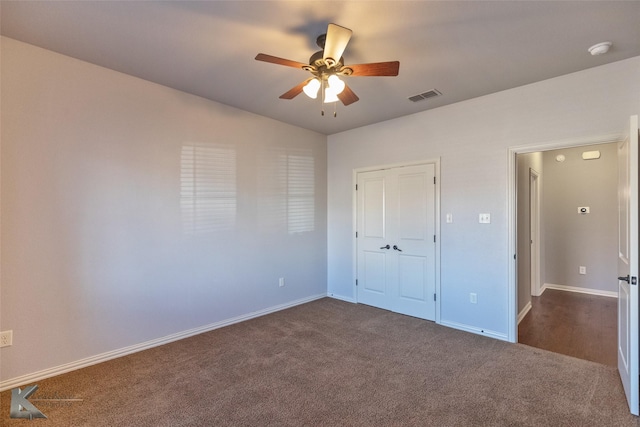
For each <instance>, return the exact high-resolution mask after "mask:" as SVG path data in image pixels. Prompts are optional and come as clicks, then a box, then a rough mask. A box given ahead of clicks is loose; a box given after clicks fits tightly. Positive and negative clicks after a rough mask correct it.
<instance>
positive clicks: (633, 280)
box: [631, 276, 638, 285]
mask: <svg viewBox="0 0 640 427" xmlns="http://www.w3.org/2000/svg"><path fill="white" fill-rule="evenodd" d="M631 284H632V285H637V284H638V278H637V277H636V276H631Z"/></svg>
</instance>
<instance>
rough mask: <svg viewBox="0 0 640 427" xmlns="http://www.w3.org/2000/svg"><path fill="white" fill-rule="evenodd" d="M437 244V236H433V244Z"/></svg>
mask: <svg viewBox="0 0 640 427" xmlns="http://www.w3.org/2000/svg"><path fill="white" fill-rule="evenodd" d="M435 242H436V235H435V234H434V235H433V243H435Z"/></svg>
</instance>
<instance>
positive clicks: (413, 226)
mask: <svg viewBox="0 0 640 427" xmlns="http://www.w3.org/2000/svg"><path fill="white" fill-rule="evenodd" d="M435 187H436V185H435V165H434V164H424V165H413V166H403V167H394V168H389V169H383V170H375V171H367V172H360V173H358V174H357V188H358V190H357V192H356V198H357V203H356V210H357V214H356V229H357V233H358V237H357V239H356V245H357V249H356V257H357V260H356V263H357V281H358V286H357V301H358V302H359V303H364V304H368V305H372V306H375V307H380V308H383V309H387V310H391V311H395V312H398V313H402V314H407V315H410V316H415V317H419V318H423V319H428V320H435V314H436V302H435V293H436V292H435V289H436V242H435V236H436V224H435V221H436V209H435V207H436V203H435V198H436V194H435Z"/></svg>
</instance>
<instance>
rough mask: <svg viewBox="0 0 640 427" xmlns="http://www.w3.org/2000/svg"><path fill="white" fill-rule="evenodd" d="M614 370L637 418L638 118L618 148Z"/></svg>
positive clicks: (632, 120) (633, 117) (632, 118)
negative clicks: (618, 374)
mask: <svg viewBox="0 0 640 427" xmlns="http://www.w3.org/2000/svg"><path fill="white" fill-rule="evenodd" d="M618 224H619V236H618V238H619V245H618V248H619V249H618V252H619V255H618V276H619V277H618V371H619V372H620V378H621V379H622V384H623V387H624V392H625V394H626V396H627V401H628V403H629V408H630V410H631V413H632V414H634V415H638V412H639V409H640V408H639V405H638V388H639V387H638V382H639V381H638V380H639V376H638V375H639V372H638V365H639V360H638V357H639V355H638V285H637V280H638V279H637V278H638V244H639V242H638V116H632V117H631V123H630V132H629V136H628V137H627V138H626V139H625V140H624V141H623V142H622V143H620V145H619V146H618Z"/></svg>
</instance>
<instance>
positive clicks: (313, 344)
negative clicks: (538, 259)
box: [0, 298, 640, 427]
mask: <svg viewBox="0 0 640 427" xmlns="http://www.w3.org/2000/svg"><path fill="white" fill-rule="evenodd" d="M37 384H38V386H39V389H38V391H37V392H36V393H35V394H34V395H32V396H31V398H30V401H32V402H33V404H34V405H36V406H37V407H38V409H40V410H41V411H42V412H43V413H44V414H45V415H47V417H48V418H47V419H35V420H33V421H27V420H24V419H12V418H10V417H9V401H10V398H11V392H10V391H5V392H3V393H2V394H1V395H0V399H1V402H0V409H1V415H0V424H2V425H3V426H14V425H15V426H18V425H19V426H27V425H28V426H40V425H42V426H154V427H155V426H638V425H640V424H639V423H638V418H636V417H634V416H632V415H630V414H629V411H628V407H627V403H626V400H625V396H624V393H623V390H622V385H621V382H620V379H619V377H618V373H617V371H616V369H615V368H612V367H608V366H605V365H600V364H597V363H593V362H588V361H584V360H580V359H576V358H572V357H569V356H564V355H560V354H555V353H551V352H548V351H545V350H540V349H536V348H532V347H528V346H525V345H519V344H510V343H506V342H502V341H497V340H494V339H490V338H486V337H482V336H478V335H474V334H469V333H466V332H461V331H457V330H453V329H450V328H446V327H442V326H439V325H436V324H434V323H432V322H427V321H423V320H419V319H415V318H412V317H407V316H402V315H398V314H394V313H390V312H388V311H384V310H379V309H376V308H372V307H368V306H364V305H354V304H350V303H345V302H342V301H338V300H333V299H329V298H324V299H321V300H317V301H314V302H311V303H308V304H304V305H300V306H297V307H294V308H290V309H287V310H283V311H280V312H277V313H273V314H269V315H267V316H263V317H260V318H257V319H252V320H249V321H246V322H243V323H239V324H235V325H231V326H227V327H224V328H220V329H217V330H215V331H211V332H207V333H204V334H200V335H197V336H194V337H191V338H187V339H184V340H181V341H177V342H174V343H170V344H167V345H163V346H160V347H156V348H153V349H150V350H146V351H142V352H139V353H136V354H132V355H129V356H125V357H121V358H119V359H115V360H111V361H108V362H104V363H100V364H98V365H94V366H91V367H87V368H83V369H79V370H77V371H74V372H70V373H67V374H63V375H59V376H57V377H53V378H49V379H45V380H42V381H39V382H38V383H37ZM37 398H40V399H46V398H58V399H65V398H75V399H82V401H73V402H59V401H53V400H51V401H47V400H35V399H37Z"/></svg>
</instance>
